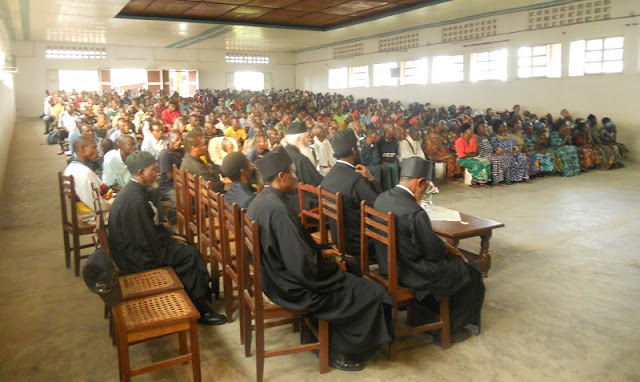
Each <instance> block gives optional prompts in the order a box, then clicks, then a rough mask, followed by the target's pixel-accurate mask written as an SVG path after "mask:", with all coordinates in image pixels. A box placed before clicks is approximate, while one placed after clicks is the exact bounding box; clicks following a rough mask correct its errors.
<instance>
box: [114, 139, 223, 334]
mask: <svg viewBox="0 0 640 382" xmlns="http://www.w3.org/2000/svg"><path fill="white" fill-rule="evenodd" d="M126 163H127V168H128V169H129V171H130V172H131V174H132V178H131V180H130V181H129V183H127V185H126V186H125V187H124V188H123V189H122V191H120V192H119V193H118V196H117V198H116V199H115V200H114V202H113V205H112V206H111V209H110V214H109V247H110V248H111V251H112V255H113V260H114V262H115V263H116V265H117V266H118V268H120V269H121V270H123V271H126V272H140V271H145V270H150V269H154V268H159V267H166V266H171V267H172V268H173V269H174V270H175V272H176V274H177V275H178V277H179V278H180V281H182V284H183V285H184V289H185V292H187V294H188V295H189V298H190V299H191V300H192V301H193V303H194V305H195V306H196V308H198V311H199V312H200V314H201V318H200V320H199V322H200V323H203V324H207V325H219V324H224V323H225V322H226V321H227V319H226V317H225V316H224V315H219V314H218V313H216V312H214V311H212V310H210V309H209V307H208V305H207V303H206V299H207V298H208V297H209V296H210V289H209V282H210V281H211V278H210V277H209V272H208V270H207V266H206V264H205V263H204V260H203V259H202V256H201V255H200V253H199V252H198V250H197V249H196V248H195V247H192V246H189V245H184V244H182V243H180V242H179V241H178V240H176V239H175V238H174V237H173V236H172V235H174V233H173V232H171V231H170V230H168V229H167V228H166V227H165V226H164V225H162V224H160V222H159V218H158V212H157V209H156V207H155V206H154V205H153V203H152V202H151V201H150V198H149V186H150V185H151V184H153V183H154V179H155V178H156V177H157V175H158V172H157V164H156V162H155V158H154V157H153V155H151V154H150V153H148V152H144V151H137V152H135V153H133V154H132V155H130V156H129V158H127V162H126Z"/></svg>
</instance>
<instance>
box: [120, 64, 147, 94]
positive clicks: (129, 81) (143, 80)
mask: <svg viewBox="0 0 640 382" xmlns="http://www.w3.org/2000/svg"><path fill="white" fill-rule="evenodd" d="M148 82H150V81H149V79H148V76H147V70H146V69H111V81H110V85H111V89H114V90H117V91H118V92H123V91H125V90H133V89H140V88H147V87H148Z"/></svg>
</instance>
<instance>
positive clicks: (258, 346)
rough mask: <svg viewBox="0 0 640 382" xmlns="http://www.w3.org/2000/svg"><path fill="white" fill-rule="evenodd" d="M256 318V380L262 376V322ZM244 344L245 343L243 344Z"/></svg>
mask: <svg viewBox="0 0 640 382" xmlns="http://www.w3.org/2000/svg"><path fill="white" fill-rule="evenodd" d="M259 321H261V320H258V319H257V318H256V381H258V382H262V379H263V378H264V322H259ZM245 346H246V344H245Z"/></svg>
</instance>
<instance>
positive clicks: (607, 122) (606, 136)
mask: <svg viewBox="0 0 640 382" xmlns="http://www.w3.org/2000/svg"><path fill="white" fill-rule="evenodd" d="M602 125H603V128H602V138H601V140H602V143H603V144H605V145H610V146H616V147H617V148H618V152H619V153H620V157H619V158H620V159H619V160H616V162H617V163H618V165H622V159H627V158H629V149H628V148H627V146H625V145H624V144H622V143H619V142H618V140H617V136H618V130H617V129H616V124H615V123H613V121H612V120H611V119H610V118H608V117H604V118H602Z"/></svg>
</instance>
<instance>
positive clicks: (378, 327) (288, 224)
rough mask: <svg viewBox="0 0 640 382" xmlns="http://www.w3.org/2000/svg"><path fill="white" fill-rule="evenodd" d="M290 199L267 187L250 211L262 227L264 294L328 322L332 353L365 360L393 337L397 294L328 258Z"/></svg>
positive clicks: (252, 203)
mask: <svg viewBox="0 0 640 382" xmlns="http://www.w3.org/2000/svg"><path fill="white" fill-rule="evenodd" d="M285 198H286V197H285V194H284V193H283V192H281V191H279V190H277V189H275V188H272V187H265V188H264V190H263V191H262V193H260V194H259V195H258V196H256V198H255V199H254V200H253V201H252V202H251V204H249V209H248V211H247V213H248V216H249V218H250V219H252V220H256V221H257V222H258V224H259V226H260V249H261V251H262V278H263V289H264V293H265V294H266V295H267V296H268V297H269V298H270V299H271V300H272V301H273V302H275V303H277V304H278V305H280V306H282V307H284V308H286V309H289V310H293V311H296V312H306V313H309V314H310V315H311V316H313V317H315V318H318V319H321V320H326V321H328V322H329V324H330V329H329V332H330V342H331V344H330V350H331V352H333V353H340V354H343V355H350V356H352V358H353V359H360V360H364V358H366V357H367V356H369V355H371V354H373V352H375V349H377V348H378V346H380V345H382V344H384V343H388V342H390V341H392V339H393V304H392V301H391V296H389V294H388V293H387V291H386V289H385V288H384V287H382V286H381V285H379V284H376V283H374V282H372V281H369V280H366V279H363V278H358V277H356V276H354V275H352V274H350V273H344V272H342V271H341V270H340V268H339V266H338V265H337V264H336V263H335V262H332V261H330V260H328V259H325V258H323V257H322V254H321V250H320V248H319V247H318V246H317V245H316V244H315V242H314V241H313V239H312V238H311V236H309V234H308V233H307V232H306V231H305V230H304V229H303V228H302V225H301V224H300V221H299V219H298V218H297V216H295V215H293V214H292V212H291V211H290V210H289V209H288V208H287V207H286V204H285V203H286V199H285Z"/></svg>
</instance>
